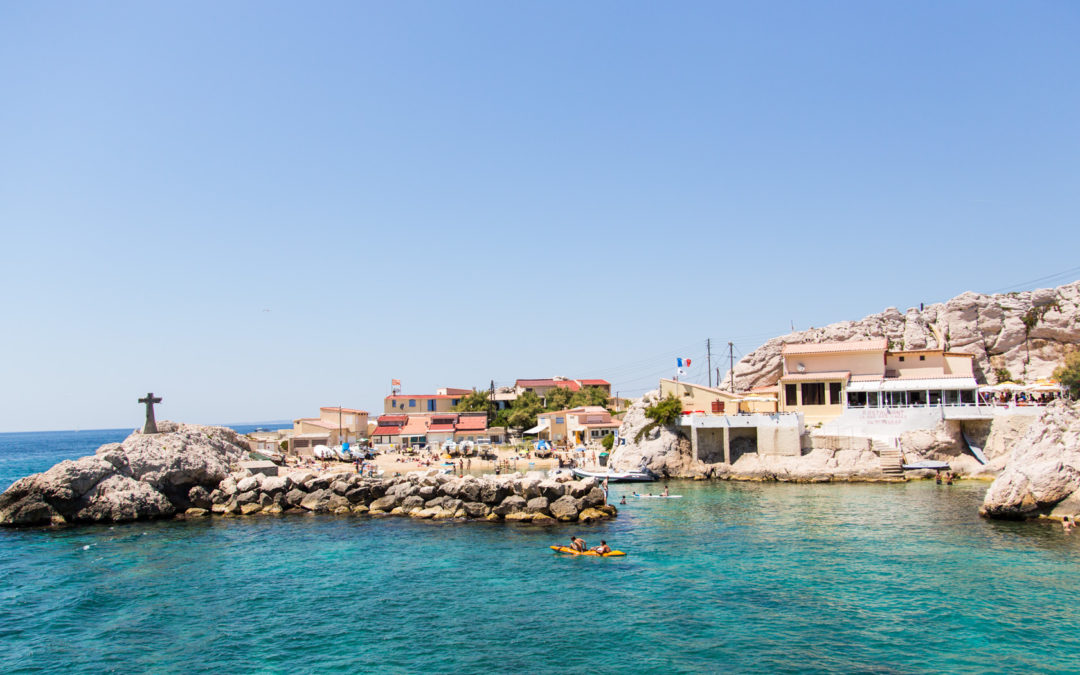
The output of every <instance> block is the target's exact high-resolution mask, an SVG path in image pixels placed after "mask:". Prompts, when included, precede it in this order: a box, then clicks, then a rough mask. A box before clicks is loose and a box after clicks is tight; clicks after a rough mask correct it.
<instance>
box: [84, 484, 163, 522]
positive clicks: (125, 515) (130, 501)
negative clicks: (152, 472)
mask: <svg viewBox="0 0 1080 675" xmlns="http://www.w3.org/2000/svg"><path fill="white" fill-rule="evenodd" d="M79 501H80V506H81V508H79V510H78V511H77V512H76V513H75V514H74V518H73V520H75V521H80V522H94V523H103V522H105V523H119V522H125V521H129V520H140V519H144V518H158V517H161V516H167V515H172V514H174V513H176V507H175V506H174V505H173V503H172V502H170V501H169V500H168V499H167V498H166V497H165V495H163V494H162V493H160V492H158V491H157V490H155V489H154V488H152V487H151V486H150V485H149V484H148V483H144V482H142V481H138V480H135V479H133V478H128V477H127V476H120V475H113V476H109V477H108V478H106V479H105V480H103V481H101V482H100V483H98V484H97V485H95V486H94V487H93V488H92V489H91V490H90V491H89V492H87V493H86V494H85V495H83V496H82V498H81V499H80V500H79Z"/></svg>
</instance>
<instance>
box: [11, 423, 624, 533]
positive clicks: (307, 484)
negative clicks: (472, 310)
mask: <svg viewBox="0 0 1080 675" xmlns="http://www.w3.org/2000/svg"><path fill="white" fill-rule="evenodd" d="M158 431H159V432H160V433H154V434H145V433H142V432H139V431H136V432H135V433H133V434H131V435H130V436H129V437H128V438H127V439H125V440H124V441H123V442H122V443H110V444H106V445H103V446H101V447H100V448H99V449H98V450H97V453H96V454H95V455H93V456H89V457H82V458H80V459H77V460H66V461H63V462H61V463H59V464H57V465H56V466H54V467H52V468H51V469H49V470H48V471H45V472H43V473H39V474H34V475H31V476H27V477H26V478H23V479H21V480H18V481H16V482H15V483H14V484H12V485H11V487H9V488H8V489H7V490H6V491H5V492H4V493H3V494H0V525H3V526H8V527H12V526H40V525H64V524H75V523H112V522H124V521H132V520H140V519H154V518H171V517H183V518H194V517H205V516H210V515H212V514H218V515H225V516H247V515H254V514H285V513H334V514H339V515H344V514H353V515H361V514H363V515H367V516H409V517H412V518H420V519H442V520H484V521H508V522H531V523H536V524H547V523H556V522H577V521H581V522H590V521H594V520H603V519H607V518H612V517H614V516H615V515H616V510H615V507H613V506H611V505H608V504H607V503H606V497H605V494H604V491H603V490H601V489H600V487H599V485H598V482H597V481H596V480H595V479H586V480H583V481H574V480H568V478H567V477H560V478H559V479H540V478H534V477H527V476H522V475H521V474H510V475H502V476H495V477H490V476H485V477H483V478H477V477H474V476H469V475H466V476H464V477H453V476H448V475H442V474H438V473H436V472H434V471H428V472H413V473H410V474H407V475H405V476H399V477H394V478H362V477H361V476H359V475H357V474H356V473H355V472H352V471H341V470H338V471H326V472H313V471H308V470H303V469H301V470H296V471H293V472H291V473H285V474H283V475H264V474H263V473H257V472H252V471H250V470H248V469H244V468H241V467H240V466H239V465H240V463H241V462H242V460H244V459H245V458H247V456H248V449H247V443H246V441H245V440H244V438H243V437H242V436H240V435H239V434H237V433H236V432H235V431H233V430H231V429H228V428H225V427H210V426H198V425H191V424H177V423H174V422H162V423H160V424H158Z"/></svg>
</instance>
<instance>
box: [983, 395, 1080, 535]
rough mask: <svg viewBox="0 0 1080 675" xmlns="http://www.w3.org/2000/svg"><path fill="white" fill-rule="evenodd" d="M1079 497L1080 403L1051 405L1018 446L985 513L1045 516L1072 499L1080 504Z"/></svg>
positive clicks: (997, 481) (989, 494) (988, 494)
mask: <svg viewBox="0 0 1080 675" xmlns="http://www.w3.org/2000/svg"><path fill="white" fill-rule="evenodd" d="M1078 492H1080V403H1068V402H1065V401H1058V402H1055V403H1053V404H1051V405H1049V406H1047V407H1046V409H1045V410H1044V411H1043V413H1042V415H1041V416H1040V417H1039V418H1038V419H1037V420H1035V421H1034V422H1032V423H1031V425H1030V426H1028V428H1027V431H1026V432H1025V433H1024V435H1023V437H1021V438H1020V440H1019V441H1018V442H1017V443H1016V444H1015V446H1014V447H1013V449H1012V454H1011V455H1010V458H1009V461H1008V464H1007V465H1006V467H1005V470H1004V471H1002V472H1001V474H1000V475H999V476H998V477H997V479H995V480H994V482H993V483H992V484H991V485H990V488H989V489H988V490H987V491H986V496H985V497H984V498H983V504H982V507H981V508H980V510H979V512H980V513H981V514H982V515H984V516H988V517H991V518H1027V517H1032V516H1037V515H1042V514H1046V513H1049V512H1050V511H1051V510H1052V509H1053V508H1054V507H1055V506H1056V505H1058V504H1059V503H1060V502H1065V501H1066V500H1069V501H1070V502H1074V503H1078V504H1080V494H1078ZM1067 515H1078V514H1075V513H1074V514H1067Z"/></svg>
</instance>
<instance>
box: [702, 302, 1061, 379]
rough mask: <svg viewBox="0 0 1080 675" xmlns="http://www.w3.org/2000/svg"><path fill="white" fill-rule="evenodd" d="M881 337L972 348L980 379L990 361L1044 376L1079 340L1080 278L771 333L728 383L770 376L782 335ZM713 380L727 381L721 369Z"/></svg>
mask: <svg viewBox="0 0 1080 675" xmlns="http://www.w3.org/2000/svg"><path fill="white" fill-rule="evenodd" d="M938 336H940V337H941V340H940V341H939V339H938ZM881 337H884V338H887V339H888V340H889V343H890V345H891V347H892V348H893V349H918V348H924V347H925V348H930V349H937V348H941V347H945V348H947V349H950V350H952V351H958V352H966V353H968V354H973V355H974V356H975V373H976V377H979V378H981V380H982V381H989V382H993V381H994V377H993V371H994V369H995V368H1006V369H1008V370H1009V372H1010V373H1011V374H1012V375H1013V377H1015V378H1023V379H1026V380H1034V379H1038V378H1043V377H1049V376H1050V375H1051V374H1052V373H1053V370H1054V368H1056V367H1057V366H1058V365H1060V364H1061V361H1062V359H1063V358H1064V356H1065V354H1066V352H1067V351H1068V350H1069V349H1071V348H1072V347H1073V346H1075V345H1076V344H1080V281H1078V282H1074V283H1071V284H1067V285H1065V286H1059V287H1058V288H1043V289H1038V290H1034V291H1025V292H1023V293H1005V294H1000V295H983V294H980V293H973V292H970V291H968V292H966V293H962V294H960V295H958V296H956V297H955V298H952V299H951V300H948V301H946V302H944V303H935V304H932V305H927V306H926V307H925V308H924V309H922V310H918V309H916V308H912V309H909V310H908V311H907V312H906V313H903V314H902V313H900V312H899V311H898V310H897V309H896V308H893V307H890V308H888V309H886V310H885V311H883V312H881V313H879V314H871V315H870V316H866V317H864V318H862V319H859V320H858V321H841V322H838V323H833V324H829V325H828V326H825V327H824V328H811V329H809V330H804V331H797V332H793V333H789V334H787V335H783V336H779V337H775V338H773V339H771V340H769V341H768V342H766V343H765V344H764V345H762V346H761V347H758V348H757V349H755V350H754V351H752V352H750V353H749V354H747V355H746V356H744V357H743V358H742V359H740V360H739V362H738V363H737V364H735V384H736V388H738V389H740V390H744V389H750V388H752V387H757V386H764V385H770V384H774V383H776V381H777V380H778V379H779V378H780V374H781V371H782V366H781V357H780V349H781V347H782V346H783V344H784V343H790V342H833V341H846V340H867V339H871V338H881ZM721 386H722V387H727V386H728V378H727V377H725V379H724V382H723V383H722V384H721Z"/></svg>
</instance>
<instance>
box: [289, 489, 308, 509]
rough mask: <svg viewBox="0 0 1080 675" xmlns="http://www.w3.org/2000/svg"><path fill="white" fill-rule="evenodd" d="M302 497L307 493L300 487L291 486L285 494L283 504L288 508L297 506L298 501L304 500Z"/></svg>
mask: <svg viewBox="0 0 1080 675" xmlns="http://www.w3.org/2000/svg"><path fill="white" fill-rule="evenodd" d="M304 497H307V493H306V492H304V491H303V490H301V489H300V488H293V489H292V490H289V491H288V492H287V493H286V494H285V504H287V505H288V506H289V507H290V508H298V507H299V506H300V502H302V501H304Z"/></svg>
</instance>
